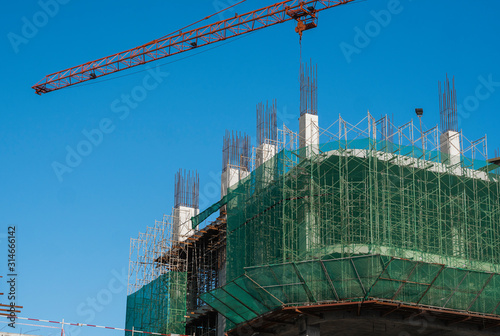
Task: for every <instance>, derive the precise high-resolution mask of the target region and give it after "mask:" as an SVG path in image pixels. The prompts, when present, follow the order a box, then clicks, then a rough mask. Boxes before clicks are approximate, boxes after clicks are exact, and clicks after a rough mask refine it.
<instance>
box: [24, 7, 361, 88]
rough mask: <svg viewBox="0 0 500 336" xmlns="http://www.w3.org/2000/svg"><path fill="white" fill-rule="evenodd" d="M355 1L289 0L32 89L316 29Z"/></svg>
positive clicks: (180, 34) (76, 69)
mask: <svg viewBox="0 0 500 336" xmlns="http://www.w3.org/2000/svg"><path fill="white" fill-rule="evenodd" d="M353 1H356V0H335V1H334V0H311V1H299V0H288V1H283V2H279V3H276V4H274V5H271V6H268V7H264V8H261V9H257V10H254V11H252V12H249V13H245V14H242V15H236V16H234V17H233V18H230V19H227V20H222V21H219V22H216V23H212V24H209V25H206V26H204V27H200V28H195V29H192V30H189V31H186V32H182V31H179V32H177V33H175V34H172V35H168V36H166V37H163V38H161V39H158V40H154V41H151V42H149V43H146V44H144V45H141V46H139V47H136V48H133V49H130V50H127V51H123V52H120V53H117V54H114V55H111V56H107V57H104V58H100V59H98V60H95V61H91V62H87V63H84V64H81V65H78V66H74V67H71V68H69V69H66V70H62V71H58V72H55V73H53V74H50V75H47V76H45V78H43V79H42V80H41V81H39V82H38V83H36V84H35V85H34V86H33V87H32V88H33V89H34V90H35V92H36V93H37V94H39V95H41V94H42V93H48V92H52V91H55V90H59V89H63V88H65V87H68V86H72V85H77V84H81V83H83V82H86V81H89V80H92V79H96V78H99V77H102V76H106V75H109V74H112V73H115V72H118V71H122V70H126V69H130V68H133V67H135V66H138V65H142V64H146V63H149V62H153V61H156V60H159V59H162V58H165V57H169V56H172V55H176V54H179V53H182V52H185V51H189V50H192V49H195V48H198V47H202V46H206V45H209V44H212V43H216V42H219V41H224V40H227V39H229V38H232V37H236V36H240V35H243V34H247V33H250V32H253V31H256V30H259V29H262V28H266V27H270V26H273V25H276V24H278V23H283V22H286V21H289V20H296V21H297V28H295V31H296V32H297V33H299V34H300V36H301V37H302V32H303V31H305V30H308V29H312V28H315V27H317V16H316V13H318V12H320V11H323V10H325V9H328V8H333V7H337V6H340V5H344V4H347V3H350V2H353Z"/></svg>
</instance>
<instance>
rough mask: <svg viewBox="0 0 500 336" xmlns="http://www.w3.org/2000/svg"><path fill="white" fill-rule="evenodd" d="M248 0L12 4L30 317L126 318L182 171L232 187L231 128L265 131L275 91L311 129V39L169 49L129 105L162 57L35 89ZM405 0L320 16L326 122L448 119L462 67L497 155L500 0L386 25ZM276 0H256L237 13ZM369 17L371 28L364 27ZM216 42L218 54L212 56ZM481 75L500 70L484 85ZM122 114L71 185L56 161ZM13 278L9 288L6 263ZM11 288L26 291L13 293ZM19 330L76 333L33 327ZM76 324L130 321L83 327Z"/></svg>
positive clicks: (3, 134) (15, 123)
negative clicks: (448, 84)
mask: <svg viewBox="0 0 500 336" xmlns="http://www.w3.org/2000/svg"><path fill="white" fill-rule="evenodd" d="M62 2H64V4H62ZM235 2H236V1H234V0H232V1H229V0H217V1H212V0H209V1H191V2H174V1H165V0H163V1H160V0H145V1H131V0H121V1H117V0H109V1H81V0H65V1H62V0H60V2H58V3H59V5H58V8H56V7H54V6H53V3H54V1H49V0H46V2H44V0H41V1H40V2H39V1H35V0H24V1H7V2H5V3H4V4H3V10H2V11H1V13H0V19H1V22H2V24H1V31H0V37H1V38H0V48H1V51H2V52H1V55H2V56H1V63H0V67H1V74H2V76H1V81H0V97H1V99H0V163H1V164H0V272H1V273H2V275H5V274H6V273H7V269H6V264H7V246H6V234H7V228H8V226H16V228H17V231H16V234H17V251H16V253H17V256H16V258H17V272H18V282H17V299H16V303H17V304H19V305H22V306H23V307H24V308H23V309H22V313H21V314H20V315H21V316H24V317H30V318H39V319H50V320H55V321H61V320H62V319H65V320H66V321H69V322H81V323H90V324H97V325H105V326H112V327H122V328H123V327H124V325H125V307H126V295H127V291H126V288H125V286H124V285H123V284H122V282H120V280H122V281H125V282H126V272H127V269H128V258H129V241H130V238H131V237H137V234H138V232H139V231H144V230H145V228H146V226H148V225H153V224H154V220H155V219H161V217H162V215H163V214H169V213H170V212H171V208H172V206H173V194H174V193H173V188H174V183H173V182H174V174H175V172H176V171H177V170H178V169H179V168H186V169H197V170H198V171H199V173H200V179H201V193H202V207H206V206H207V205H209V203H210V202H214V201H217V198H218V195H217V192H214V190H216V191H218V189H217V188H216V187H214V183H219V181H217V178H216V176H217V174H219V173H220V168H221V147H222V137H223V135H224V132H225V130H226V129H230V130H238V131H244V132H246V133H248V134H250V135H251V136H252V138H253V141H254V144H255V139H256V138H255V123H256V120H255V106H256V104H257V103H258V102H260V101H266V100H270V99H274V98H276V99H277V102H278V108H279V111H280V120H279V121H278V122H279V124H280V125H281V124H282V123H283V122H286V124H287V125H288V127H290V128H292V129H294V130H297V129H298V121H297V118H298V114H299V111H298V109H299V86H298V73H299V62H300V58H299V57H300V56H299V55H300V53H299V51H300V48H299V39H298V35H297V34H296V33H295V32H294V28H295V24H294V23H293V22H287V23H284V24H280V25H277V26H274V27H270V28H266V29H264V30H260V31H258V32H256V33H253V34H251V35H248V36H246V37H244V38H241V39H238V40H235V41H233V42H230V43H227V44H224V45H220V44H219V47H217V48H214V49H211V48H212V46H208V47H204V48H203V49H201V48H200V49H197V50H195V51H194V52H188V53H185V54H181V55H177V56H174V57H171V58H168V59H164V60H160V61H158V62H157V63H156V64H163V65H162V66H161V67H160V68H159V70H158V69H156V70H155V71H157V72H158V71H160V72H162V73H168V74H169V75H168V77H165V78H163V81H162V83H159V84H158V86H157V88H156V89H153V90H151V91H148V92H147V96H146V97H145V99H143V100H142V101H140V102H137V106H135V105H134V108H130V111H129V113H128V115H126V116H124V114H122V113H124V110H123V107H124V106H126V104H125V103H122V102H121V99H122V97H123V95H130V94H131V93H132V92H134V90H136V91H137V90H138V89H137V87H138V86H139V87H140V86H142V85H143V80H144V79H145V78H146V76H147V75H148V72H147V71H142V72H137V71H138V70H145V69H146V67H142V68H141V67H139V68H135V69H132V70H129V71H127V72H121V73H119V75H115V76H109V77H110V78H115V79H113V80H106V81H101V80H96V82H95V83H92V84H91V85H85V86H80V87H74V88H68V89H64V90H60V91H56V92H52V93H49V94H47V95H43V96H37V95H35V93H34V91H33V90H32V89H31V86H32V85H34V84H35V83H36V82H38V81H39V80H41V79H42V78H43V77H44V76H45V75H47V74H49V73H53V72H56V71H59V70H62V69H65V68H67V67H70V66H74V65H78V64H81V63H84V62H87V61H91V60H94V59H97V58H100V57H104V56H107V55H110V54H113V53H116V52H120V51H123V50H126V49H130V48H132V47H135V46H138V45H141V44H144V43H146V42H148V41H150V40H153V39H155V38H158V37H161V36H164V35H166V34H168V33H170V32H172V31H174V30H176V29H178V28H181V27H184V26H186V25H188V24H190V23H192V22H195V21H197V20H199V19H201V18H204V17H206V16H208V15H210V14H212V13H215V12H216V11H217V10H219V9H220V8H222V7H225V6H229V5H231V4H234V3H235ZM393 2H394V1H388V0H366V1H363V2H360V3H356V4H349V5H346V6H342V7H338V8H334V9H330V10H326V11H323V12H321V13H320V14H319V27H318V28H317V29H314V30H311V31H307V32H305V33H304V37H303V41H302V55H303V58H304V59H312V60H313V62H315V63H317V64H318V69H319V89H318V94H319V114H320V124H321V126H322V127H326V126H328V125H329V123H330V122H333V121H334V120H335V119H336V118H337V116H338V114H339V113H341V114H342V116H343V117H344V118H345V119H347V120H348V121H352V122H356V121H358V120H360V119H361V118H363V117H364V116H365V115H366V111H367V110H370V112H371V113H372V114H373V115H375V116H377V117H378V116H380V115H382V114H386V113H387V114H389V115H392V114H394V118H395V121H396V123H397V124H403V123H405V122H407V121H409V120H410V119H411V118H413V117H414V108H415V107H422V108H424V111H425V114H424V124H425V125H426V127H432V126H434V125H435V124H436V123H437V122H438V120H439V118H438V109H439V107H438V81H440V80H441V81H442V80H444V79H445V76H446V74H447V73H448V74H449V75H450V76H455V79H456V87H457V95H458V102H459V104H463V103H464V101H465V102H466V105H467V108H468V110H465V112H466V113H463V114H462V116H461V118H460V128H462V129H463V131H464V134H465V135H466V136H467V137H468V138H470V139H477V138H480V137H482V136H483V135H484V134H485V133H487V134H488V142H489V148H488V149H489V153H490V156H493V151H494V149H495V148H497V147H498V146H499V145H500V135H499V133H498V123H499V120H500V119H499V117H498V115H499V112H500V83H498V82H500V68H499V63H498V62H499V60H500V44H499V33H500V20H498V15H499V14H500V2H499V1H495V0H480V1H466V0H413V1H410V0H401V1H400V2H399V3H400V4H399V6H397V9H398V10H397V13H393V14H391V16H390V20H388V18H387V17H384V19H385V20H386V21H385V22H384V25H383V26H382V25H381V24H374V22H376V20H375V16H374V14H373V13H380V11H383V10H387V9H388V8H392V7H391V5H390V4H391V3H393ZM45 3H48V4H51V3H52V6H51V7H50V6H49V7H47V6H48V5H47V6H46V5H44V4H45ZM272 3H273V2H272V1H269V0H265V1H264V0H251V1H250V0H249V1H247V2H246V3H244V4H242V5H240V6H238V7H237V12H238V13H239V14H241V13H244V12H247V11H250V10H253V9H257V8H260V7H264V6H266V5H270V4H272ZM44 8H45V9H44ZM44 11H50V14H52V15H50V16H49V15H46V14H43V13H44ZM372 11H374V12H372ZM41 13H42V14H41ZM234 13H235V11H229V15H234ZM215 19H219V17H215V18H213V19H212V21H213V20H215ZM388 21H390V22H388ZM35 24H36V25H35ZM30 25H33V26H31V29H30V27H29V26H30ZM37 25H38V26H37ZM367 25H368V26H367ZM367 27H368V29H372V30H371V31H369V34H370V35H371V37H369V39H370V40H369V41H366V40H365V41H361V40H359V41H356V35H357V34H359V33H358V32H359V30H360V31H363V32H364V31H365V30H366V28H367ZM377 27H379V28H380V29H379V31H377ZM356 42H357V46H356ZM360 42H363V43H360ZM347 45H351V46H352V47H353V48H357V50H356V53H352V54H351V55H350V56H349V58H350V59H349V61H350V62H348V58H346V56H345V53H344V52H343V51H342V48H341V46H344V47H346V46H347ZM213 46H217V44H216V45H213ZM200 51H205V52H203V53H201V54H198V55H195V53H198V52H200ZM186 56H192V57H189V58H186ZM174 60H178V62H175V63H170V64H167V63H169V62H171V61H174ZM153 64H154V63H153ZM153 64H152V65H151V66H153ZM134 72H137V73H135V74H134ZM122 75H128V76H124V77H122ZM105 78H106V77H105ZM479 78H483V81H486V82H488V81H492V82H493V83H490V84H489V89H490V90H489V91H488V90H487V89H486V88H482V89H481V90H479V96H478V93H477V92H476V91H477V88H478V86H479V85H481V80H480V79H479ZM150 83H153V81H151V82H150ZM137 92H138V91H137ZM486 96H487V97H486ZM116 100H118V102H119V104H118V105H115V108H113V103H114V102H115V104H116ZM472 103H474V104H472ZM117 108H122V110H121V111H122V113H116V109H117ZM120 117H122V118H120ZM107 119H109V120H110V122H111V124H110V125H107V127H108V128H107V130H108V131H109V130H110V129H112V131H111V132H108V133H106V134H104V136H103V139H102V140H101V141H100V142H97V145H93V147H92V148H91V153H90V154H89V155H87V156H84V157H82V159H81V162H79V163H78V165H76V164H75V162H73V165H74V166H75V165H76V167H73V168H71V169H72V171H71V172H65V173H63V174H62V176H60V177H61V179H62V181H61V180H60V179H59V178H58V176H57V174H56V173H55V171H54V169H53V165H54V162H58V163H60V164H66V156H67V153H68V150H76V149H77V146H78V145H79V144H80V143H81V142H82V141H84V140H85V139H86V138H85V135H84V134H83V132H84V131H88V132H91V131H92V130H94V129H98V128H99V127H100V123H101V122H102V121H103V120H107ZM214 176H215V177H214ZM123 272H124V273H125V274H124V275H122V273H123ZM0 291H1V292H4V293H7V292H8V288H7V284H6V278H5V277H4V278H2V279H0ZM0 302H1V303H4V304H5V303H8V302H9V300H8V299H7V298H6V295H4V296H0ZM0 322H2V323H1V324H0V329H2V330H3V331H11V330H10V329H11V328H9V327H8V326H7V325H6V324H5V323H3V322H7V319H4V318H2V319H0ZM19 322H23V323H26V321H19ZM35 324H36V323H35ZM16 330H17V331H18V332H19V331H22V332H30V333H33V334H36V335H50V334H53V335H56V334H60V331H59V330H57V329H47V328H40V327H35V326H26V325H18V327H17V329H16ZM67 334H68V335H74V336H76V335H118V334H120V335H121V334H122V332H113V331H107V330H101V329H97V330H96V329H92V328H81V330H80V331H79V332H78V331H77V329H69V330H68V331H67Z"/></svg>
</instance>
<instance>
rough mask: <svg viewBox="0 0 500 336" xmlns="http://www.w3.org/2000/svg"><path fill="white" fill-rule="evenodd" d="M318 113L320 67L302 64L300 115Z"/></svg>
mask: <svg viewBox="0 0 500 336" xmlns="http://www.w3.org/2000/svg"><path fill="white" fill-rule="evenodd" d="M306 113H309V114H313V115H318V67H317V66H316V65H313V64H312V61H311V64H310V66H307V63H305V64H301V65H300V115H304V114H306Z"/></svg>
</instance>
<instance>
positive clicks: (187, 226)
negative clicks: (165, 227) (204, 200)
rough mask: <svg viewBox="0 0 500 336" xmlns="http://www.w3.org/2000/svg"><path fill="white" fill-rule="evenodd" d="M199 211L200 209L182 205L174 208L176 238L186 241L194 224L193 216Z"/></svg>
mask: <svg viewBox="0 0 500 336" xmlns="http://www.w3.org/2000/svg"><path fill="white" fill-rule="evenodd" d="M199 212H200V210H199V209H195V208H191V207H186V206H182V205H181V206H179V207H177V208H174V223H173V234H174V239H175V240H177V241H184V240H186V239H187V237H188V236H189V235H190V231H191V230H192V226H193V224H192V222H191V217H193V216H196V215H197V214H198V213H199Z"/></svg>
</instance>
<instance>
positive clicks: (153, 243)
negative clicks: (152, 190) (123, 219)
mask: <svg viewBox="0 0 500 336" xmlns="http://www.w3.org/2000/svg"><path fill="white" fill-rule="evenodd" d="M173 223H174V217H173V216H166V215H165V216H163V219H162V220H161V221H155V225H154V226H153V227H148V228H147V229H146V232H145V233H139V237H138V238H136V239H135V238H132V239H131V241H130V257H129V277H128V296H127V312H126V314H127V315H126V328H125V329H128V330H132V329H135V330H141V331H147V332H155V333H162V334H167V333H176V334H184V333H185V315H186V284H187V263H186V247H185V246H186V245H185V244H184V243H182V242H180V241H178V240H177V239H173V231H172V230H173ZM128 334H130V332H128Z"/></svg>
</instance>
